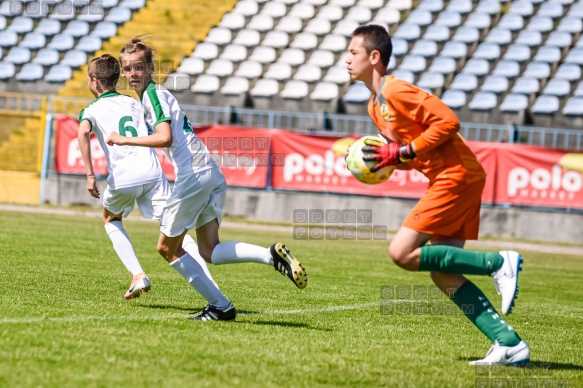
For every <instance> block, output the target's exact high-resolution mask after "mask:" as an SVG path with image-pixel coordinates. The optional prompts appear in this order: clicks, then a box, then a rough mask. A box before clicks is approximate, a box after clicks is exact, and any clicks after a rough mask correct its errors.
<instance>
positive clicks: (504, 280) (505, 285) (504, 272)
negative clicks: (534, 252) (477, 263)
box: [492, 251, 523, 315]
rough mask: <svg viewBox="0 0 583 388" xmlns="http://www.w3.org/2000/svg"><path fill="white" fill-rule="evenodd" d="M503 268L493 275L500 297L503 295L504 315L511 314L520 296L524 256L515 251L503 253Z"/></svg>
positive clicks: (501, 253)
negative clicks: (520, 279) (519, 289)
mask: <svg viewBox="0 0 583 388" xmlns="http://www.w3.org/2000/svg"><path fill="white" fill-rule="evenodd" d="M500 255H501V256H502V257H503V258H504V263H502V267H500V269H499V270H498V271H496V272H494V273H493V274H492V278H494V285H495V286H496V291H497V292H498V295H502V315H507V314H510V312H511V311H512V308H513V307H514V300H515V299H516V298H517V296H518V273H519V272H520V271H522V262H523V259H522V256H520V253H518V252H514V251H501V252H500Z"/></svg>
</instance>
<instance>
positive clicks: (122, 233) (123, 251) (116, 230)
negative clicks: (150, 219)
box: [105, 221, 144, 275]
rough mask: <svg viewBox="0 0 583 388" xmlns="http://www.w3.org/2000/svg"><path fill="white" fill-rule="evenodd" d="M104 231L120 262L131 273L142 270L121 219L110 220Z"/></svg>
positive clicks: (137, 272) (134, 273)
mask: <svg viewBox="0 0 583 388" xmlns="http://www.w3.org/2000/svg"><path fill="white" fill-rule="evenodd" d="M105 231H106V232H107V235H108V236H109V239H110V240H111V242H112V244H113V249H114V250H115V252H116V253H117V255H118V256H119V258H120V259H121V262H122V263H123V265H125V267H126V268H127V270H128V271H130V273H131V274H132V275H137V274H139V273H142V272H144V270H143V269H142V266H141V265H140V262H139V261H138V257H137V256H136V252H135V251H134V246H133V245H132V242H131V240H130V237H129V236H128V234H127V232H126V230H125V229H124V227H123V224H122V222H121V221H111V222H108V223H107V224H105Z"/></svg>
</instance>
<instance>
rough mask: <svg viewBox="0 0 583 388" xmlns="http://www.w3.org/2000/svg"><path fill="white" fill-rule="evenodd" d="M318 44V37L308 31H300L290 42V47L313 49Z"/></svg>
mask: <svg viewBox="0 0 583 388" xmlns="http://www.w3.org/2000/svg"><path fill="white" fill-rule="evenodd" d="M317 44H318V37H316V35H314V34H312V33H309V32H300V33H299V34H297V35H296V36H295V38H294V40H293V41H292V42H291V45H290V47H292V48H299V49H302V50H313V49H315V48H316V45H317Z"/></svg>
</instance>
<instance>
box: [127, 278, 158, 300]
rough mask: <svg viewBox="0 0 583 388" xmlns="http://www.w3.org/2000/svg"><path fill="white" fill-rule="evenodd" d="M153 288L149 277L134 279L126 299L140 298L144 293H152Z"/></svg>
mask: <svg viewBox="0 0 583 388" xmlns="http://www.w3.org/2000/svg"><path fill="white" fill-rule="evenodd" d="M151 287H152V283H151V282H150V279H148V276H146V275H144V276H142V277H141V278H138V279H134V278H132V284H130V288H129V289H128V290H127V291H126V293H125V295H124V297H125V298H126V299H127V300H130V299H134V298H139V297H140V295H141V294H142V292H148V291H150V288H151Z"/></svg>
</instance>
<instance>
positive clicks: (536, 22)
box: [526, 16, 554, 33]
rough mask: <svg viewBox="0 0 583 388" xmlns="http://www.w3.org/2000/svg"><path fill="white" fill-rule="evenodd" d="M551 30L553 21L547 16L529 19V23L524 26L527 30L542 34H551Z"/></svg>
mask: <svg viewBox="0 0 583 388" xmlns="http://www.w3.org/2000/svg"><path fill="white" fill-rule="evenodd" d="M553 28H554V22H553V19H551V18H550V17H548V16H535V17H533V18H532V19H530V22H529V23H528V25H527V26H526V29H527V30H534V31H540V32H542V33H545V32H551V31H552V30H553Z"/></svg>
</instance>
